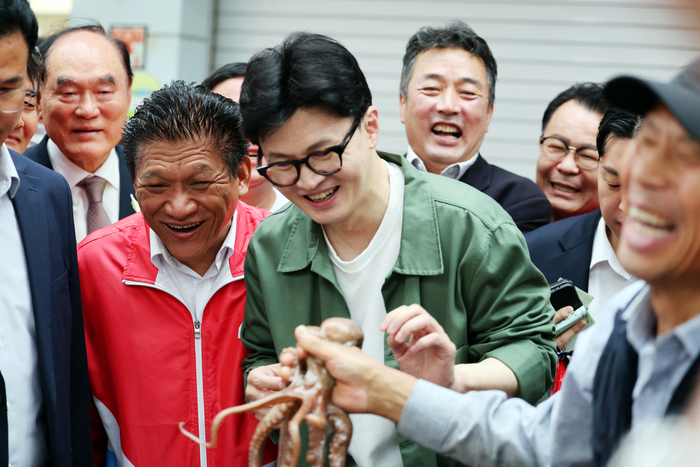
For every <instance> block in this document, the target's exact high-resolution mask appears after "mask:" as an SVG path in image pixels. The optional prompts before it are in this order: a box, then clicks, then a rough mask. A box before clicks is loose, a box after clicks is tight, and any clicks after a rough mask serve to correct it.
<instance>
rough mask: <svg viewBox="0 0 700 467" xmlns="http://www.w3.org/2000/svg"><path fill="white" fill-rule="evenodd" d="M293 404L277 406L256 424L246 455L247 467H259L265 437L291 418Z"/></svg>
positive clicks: (287, 403) (285, 403)
mask: <svg viewBox="0 0 700 467" xmlns="http://www.w3.org/2000/svg"><path fill="white" fill-rule="evenodd" d="M294 405H295V403H294V402H284V403H281V404H277V405H275V406H274V407H272V409H270V411H269V412H268V413H267V414H265V416H264V417H263V419H262V420H260V422H259V423H258V426H257V427H256V428H255V432H254V433H253V438H252V439H251V440H250V452H249V454H248V465H249V467H261V466H262V456H263V447H264V445H265V440H267V436H268V435H269V434H270V433H271V432H272V430H274V429H275V427H277V426H279V425H281V424H282V425H284V424H286V422H288V421H289V418H290V417H291V413H292V409H293V408H294Z"/></svg>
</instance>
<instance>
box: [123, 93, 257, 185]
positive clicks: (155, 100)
mask: <svg viewBox="0 0 700 467" xmlns="http://www.w3.org/2000/svg"><path fill="white" fill-rule="evenodd" d="M198 139H204V140H207V141H208V142H209V144H211V145H212V146H213V148H214V149H215V150H216V151H217V153H218V154H219V155H220V156H221V159H222V160H223V161H224V163H226V165H227V166H228V168H229V171H230V175H231V177H232V178H236V177H237V176H238V166H239V164H240V163H241V161H242V160H243V159H244V158H245V157H246V156H247V155H248V143H247V141H246V139H245V138H244V137H243V131H242V129H241V113H240V111H239V109H238V104H236V103H235V102H233V101H232V100H231V99H227V98H225V97H224V96H220V95H219V94H215V93H213V92H209V91H207V90H205V89H204V88H203V87H201V86H197V85H196V84H195V83H191V84H186V83H185V82H184V81H173V82H172V83H170V85H165V86H164V87H163V88H162V89H160V90H158V91H155V92H153V93H152V94H151V95H150V97H148V98H146V99H144V101H143V102H142V103H141V104H140V105H139V106H138V107H137V109H136V113H135V114H134V116H133V117H131V118H130V119H129V120H128V121H127V123H126V125H125V126H124V135H123V137H122V145H123V146H124V153H125V155H126V165H127V167H128V168H129V172H131V180H132V181H135V180H136V169H137V168H138V162H139V157H140V154H141V148H143V147H144V146H148V145H149V144H151V143H153V142H156V141H167V142H170V143H179V142H182V141H193V140H198Z"/></svg>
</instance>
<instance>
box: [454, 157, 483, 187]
mask: <svg viewBox="0 0 700 467" xmlns="http://www.w3.org/2000/svg"><path fill="white" fill-rule="evenodd" d="M474 157H476V161H474V165H472V166H471V167H469V168H468V169H467V171H466V172H465V173H464V175H462V178H460V179H459V181H460V182H463V183H466V184H467V185H471V186H473V187H474V188H476V189H477V190H479V191H482V192H483V191H484V190H486V189H487V188H488V187H489V186H490V185H491V166H490V165H489V163H488V162H486V160H485V159H484V158H483V157H481V155H480V154H477V155H476V156H474Z"/></svg>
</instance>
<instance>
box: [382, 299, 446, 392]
mask: <svg viewBox="0 0 700 467" xmlns="http://www.w3.org/2000/svg"><path fill="white" fill-rule="evenodd" d="M380 330H382V331H386V332H387V333H388V334H389V337H388V339H387V342H388V343H389V346H390V347H391V350H392V351H393V352H394V358H396V362H397V363H398V364H399V368H401V370H402V371H404V372H406V373H408V374H410V375H413V376H415V377H416V378H420V379H424V380H426V381H430V382H431V383H435V384H438V385H440V386H443V387H446V388H453V386H454V384H455V355H456V353H457V348H456V346H455V345H454V343H453V342H452V341H451V340H450V338H449V337H448V335H447V333H446V332H445V330H444V329H443V328H442V326H440V324H439V323H438V322H437V320H436V319H435V318H434V317H433V316H432V315H430V313H428V312H427V311H426V310H425V309H424V308H423V307H421V306H420V305H416V304H414V305H410V306H401V307H399V308H397V309H395V310H393V311H392V312H391V313H388V314H387V315H386V318H384V321H383V322H382V324H381V326H380Z"/></svg>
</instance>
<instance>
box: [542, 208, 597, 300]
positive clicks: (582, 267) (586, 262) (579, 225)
mask: <svg viewBox="0 0 700 467" xmlns="http://www.w3.org/2000/svg"><path fill="white" fill-rule="evenodd" d="M599 220H600V209H598V210H595V211H593V212H591V213H589V214H584V215H583V216H581V217H580V218H579V219H578V221H577V222H575V223H574V224H573V225H572V226H571V227H570V228H569V230H567V231H566V232H564V234H563V235H562V236H561V238H560V239H559V245H560V246H561V247H562V249H563V250H564V252H563V253H561V254H559V255H556V256H553V257H552V260H551V261H550V264H551V265H553V266H554V265H556V268H557V270H559V271H561V275H562V277H563V278H565V279H570V280H571V281H572V282H573V283H574V285H576V286H577V287H578V288H580V289H581V290H583V291H585V292H588V272H589V268H590V265H591V257H592V256H593V238H594V237H595V230H596V228H597V227H598V221H599ZM557 279H558V278H557Z"/></svg>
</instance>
